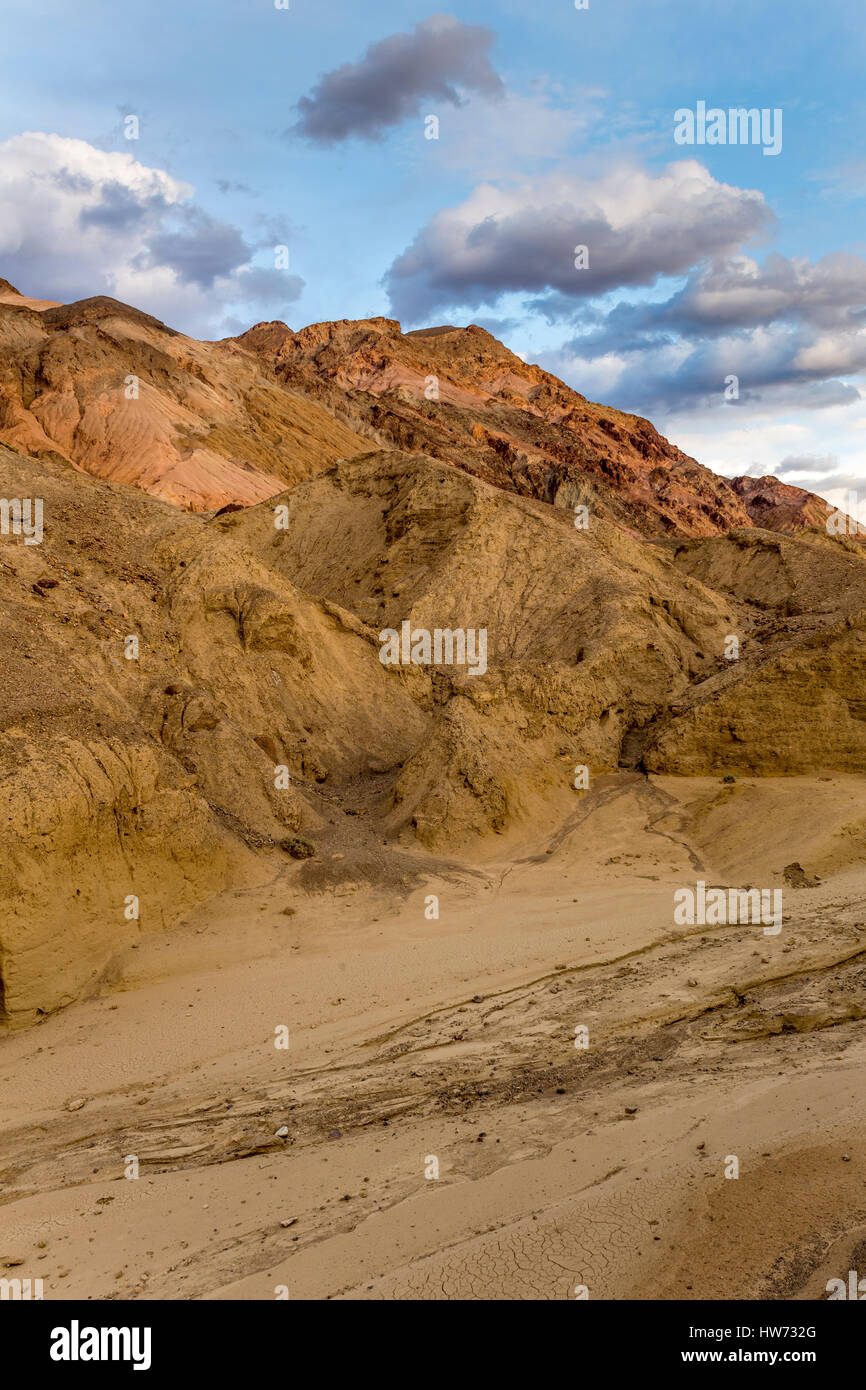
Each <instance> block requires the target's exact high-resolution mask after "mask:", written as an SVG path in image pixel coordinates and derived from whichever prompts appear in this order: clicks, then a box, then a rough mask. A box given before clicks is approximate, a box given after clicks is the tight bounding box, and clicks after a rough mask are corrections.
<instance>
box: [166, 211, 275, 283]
mask: <svg viewBox="0 0 866 1390" xmlns="http://www.w3.org/2000/svg"><path fill="white" fill-rule="evenodd" d="M181 221H182V225H181V226H179V227H177V228H167V229H166V230H164V231H161V232H159V233H156V234H155V235H152V236H151V237H150V239H149V243H148V248H147V251H146V252H144V253H143V257H144V259H143V261H142V264H143V265H145V266H154V265H165V266H169V267H170V268H171V269H172V270H174V271H175V272H176V273H177V276H178V278H179V279H180V280H182V281H183V282H184V283H186V284H188V285H198V286H199V287H200V288H201V289H203V290H208V289H211V288H212V287H213V284H214V281H215V280H217V279H218V278H219V277H221V276H225V275H231V273H232V271H234V270H237V269H238V267H239V266H242V265H245V264H246V263H247V262H248V261H249V259H250V256H251V254H252V251H251V248H250V247H249V246H247V244H246V242H245V241H244V239H243V237H242V236H241V234H240V232H239V231H238V229H237V227H233V226H231V225H230V223H228V222H221V221H219V220H218V219H217V218H215V217H211V216H210V215H209V214H208V213H206V212H203V211H202V210H201V209H200V208H190V209H184V211H183V213H182V215H181Z"/></svg>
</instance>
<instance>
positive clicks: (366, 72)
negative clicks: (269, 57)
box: [292, 14, 504, 145]
mask: <svg viewBox="0 0 866 1390" xmlns="http://www.w3.org/2000/svg"><path fill="white" fill-rule="evenodd" d="M493 39H494V35H493V33H492V31H491V30H490V29H485V28H482V27H481V26H479V25H474V24H464V23H463V22H462V21H461V20H459V19H455V18H454V16H453V15H447V14H438V15H433V16H432V17H431V18H430V19H425V20H424V21H423V22H422V23H421V24H418V25H416V27H415V29H413V30H412V32H411V33H410V34H392V35H391V36H390V37H389V38H387V39H381V40H380V41H379V42H378V43H374V44H372V45H371V46H370V47H369V48H368V49H367V51H366V53H365V54H364V56H363V58H362V59H361V60H360V62H358V63H344V64H343V66H342V67H339V68H335V69H334V70H333V71H332V72H328V73H325V75H324V76H323V77H321V78H320V79H319V81H318V83H317V84H316V86H315V87H314V88H313V90H312V92H311V94H310V95H309V96H303V97H301V99H300V101H299V102H298V106H297V109H298V113H299V117H298V121H297V123H296V125H295V126H294V127H293V128H292V131H293V133H296V134H299V135H302V136H304V137H306V138H307V139H308V140H313V141H315V142H317V143H318V144H322V145H333V144H335V143H337V142H338V141H340V140H348V139H351V138H352V137H353V136H355V137H358V138H360V139H366V140H377V139H381V137H382V135H383V134H384V132H385V131H386V130H387V129H388V128H389V127H392V126H396V125H399V124H400V123H401V122H402V121H404V120H406V119H407V117H409V116H413V115H416V114H417V113H418V111H419V109H420V106H421V102H422V101H424V100H434V101H444V102H448V103H450V104H451V105H452V106H459V105H460V104H461V100H462V98H461V95H460V94H461V91H470V92H477V93H480V94H482V95H484V96H498V95H501V94H502V93H503V91H504V88H503V85H502V81H501V79H500V78H499V76H498V75H497V73H496V71H495V70H494V68H493V66H492V64H491V62H490V56H489V51H490V48H491V46H492V44H493Z"/></svg>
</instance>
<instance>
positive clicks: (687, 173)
mask: <svg viewBox="0 0 866 1390" xmlns="http://www.w3.org/2000/svg"><path fill="white" fill-rule="evenodd" d="M772 221H773V217H772V213H771V212H770V209H769V208H768V206H767V204H766V203H765V201H764V198H763V196H762V195H761V194H760V193H758V192H755V191H754V190H748V189H740V188H735V187H732V186H731V185H728V184H722V183H718V182H717V181H716V180H715V179H714V178H712V176H711V175H710V174H709V173H708V172H707V170H706V169H704V168H703V166H702V165H700V164H699V163H697V162H696V161H694V160H683V161H680V162H678V163H675V164H671V165H669V166H668V168H667V169H666V170H665V171H664V172H663V173H661V174H659V175H656V176H653V175H650V174H647V173H645V172H643V171H641V170H638V169H634V168H631V167H627V166H624V165H620V166H616V167H613V168H611V169H609V170H608V171H607V172H606V173H605V174H604V175H603V176H602V177H601V178H599V179H595V180H587V179H581V178H578V177H571V176H566V177H562V176H559V175H549V176H545V177H544V178H542V179H537V180H534V181H531V182H528V183H524V184H522V185H521V186H519V187H516V188H509V187H504V186H496V185H493V184H490V183H488V184H481V185H479V187H477V188H476V189H475V190H474V191H473V193H472V194H470V196H469V198H467V199H466V201H465V202H464V203H462V204H460V205H459V206H458V207H454V208H446V209H443V210H442V211H440V212H438V213H436V214H435V215H434V217H433V218H431V220H430V221H429V222H428V223H427V225H426V226H425V227H423V228H422V230H421V231H420V232H419V233H418V235H417V236H416V238H415V240H414V242H413V243H412V245H411V246H410V247H408V249H407V250H406V251H404V252H403V254H402V255H400V256H398V257H397V259H396V260H395V261H394V263H393V264H392V265H391V267H390V269H389V271H388V272H387V275H386V277H385V283H386V286H387V288H388V292H389V294H390V297H391V302H392V304H393V307H394V311H395V313H396V314H397V316H398V317H399V318H401V319H406V320H408V321H415V320H418V319H420V318H424V317H427V316H429V315H430V314H431V313H433V312H439V311H440V310H441V309H445V308H452V307H455V306H460V307H464V308H470V309H475V308H478V307H479V306H481V305H490V306H494V305H495V304H496V303H497V302H498V301H499V299H500V298H501V297H502V296H503V295H505V294H507V293H513V292H521V291H525V292H527V293H531V294H538V295H542V296H543V299H542V300H541V301H540V303H539V302H537V303H536V304H535V305H534V306H533V307H534V308H536V310H538V309H541V310H542V311H544V309H545V306H546V307H547V310H548V312H549V313H550V315H551V316H557V315H560V314H562V313H574V310H575V307H576V306H577V305H578V304H579V302H580V301H581V300H583V299H589V298H592V297H594V296H598V295H601V294H604V293H606V292H608V291H610V290H612V289H616V288H618V287H620V286H642V285H644V286H645V285H652V284H653V283H654V282H655V281H656V280H657V279H658V278H659V277H660V276H665V275H679V274H683V273H685V272H687V271H688V270H690V269H691V268H692V267H693V266H694V265H695V264H696V263H698V262H699V261H703V260H705V259H708V258H711V257H720V256H723V255H725V254H726V253H729V252H731V251H733V250H734V249H735V248H737V247H739V246H740V245H741V244H742V243H743V242H744V241H747V240H748V239H749V238H751V237H753V236H754V235H755V234H756V233H758V232H760V231H762V230H763V229H764V228H765V227H767V226H768V225H769V224H770V223H771V222H772ZM577 246H585V247H586V248H587V252H588V265H587V266H586V267H585V268H582V269H578V268H576V267H575V248H576V247H577Z"/></svg>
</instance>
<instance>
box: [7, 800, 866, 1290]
mask: <svg viewBox="0 0 866 1390" xmlns="http://www.w3.org/2000/svg"><path fill="white" fill-rule="evenodd" d="M807 808H808V809H807ZM864 824H866V778H862V777H853V776H852V777H845V776H841V775H839V774H834V775H832V776H827V777H826V778H823V779H819V778H815V777H802V778H797V777H794V778H786V779H771V778H768V779H761V778H754V779H741V780H739V781H738V782H737V784H736V785H735V786H733V787H731V786H725V785H723V784H721V783H720V779H718V778H693V779H692V778H675V777H665V778H656V777H647V776H645V775H643V774H640V773H637V772H621V773H618V774H613V775H611V776H609V777H607V778H601V779H598V781H597V782H596V784H595V785H594V787H593V790H592V791H591V792H590V793H587V794H586V795H585V796H584V797H583V798H582V799H581V802H580V804H579V805H577V806H575V805H574V804H572V805H571V806H570V808H569V810H568V811H567V813H566V814H564V815H563V818H562V823H561V825H560V828H559V830H558V831H557V832H556V833H555V834H554V835H552V836H551V835H548V834H545V835H541V836H537V837H535V838H533V837H532V836H531V835H527V834H526V833H525V831H524V832H521V833H520V834H516V833H515V834H512V835H510V836H505V837H497V838H495V839H491V840H490V841H489V842H488V846H487V852H486V854H479V853H477V852H476V853H474V854H473V855H472V856H471V858H469V857H467V858H466V860H465V861H462V862H461V861H460V859H459V858H451V859H447V860H446V859H442V858H436V857H435V856H434V855H432V854H429V853H427V852H425V851H424V850H423V849H422V848H420V847H419V848H418V850H417V852H416V853H415V854H414V855H410V854H403V855H402V856H401V867H402V868H403V869H404V870H406V869H407V868H408V869H410V870H411V872H406V873H405V874H404V877H405V878H406V880H407V881H406V883H405V884H404V885H403V886H401V887H399V888H395V887H394V886H393V885H392V884H386V885H382V884H381V883H379V884H378V885H377V883H375V882H371V881H370V879H369V876H367V877H365V875H364V874H363V873H356V872H355V871H354V870H352V868H351V865H349V866H345V871H344V872H338V870H343V869H344V861H343V860H342V859H341V858H336V859H335V860H334V861H332V868H333V870H334V872H333V874H332V876H331V880H330V883H329V884H328V883H327V881H326V884H325V886H324V887H319V888H318V889H316V890H311V889H309V888H308V889H304V888H303V887H302V883H303V875H304V866H303V865H301V864H296V863H294V862H287V861H286V859H285V856H280V855H279V854H278V853H276V852H275V853H274V854H273V856H272V860H271V861H270V862H271V863H272V874H271V877H270V878H269V880H268V881H266V882H264V883H262V884H259V885H253V886H251V887H248V888H245V889H243V890H231V891H226V892H223V893H222V894H220V895H219V896H217V897H216V898H214V899H212V900H211V901H210V902H209V903H207V904H204V905H202V906H199V907H197V908H196V909H194V910H193V911H191V912H190V913H189V914H188V915H187V916H186V917H185V919H184V920H183V922H182V923H181V924H180V925H179V926H177V927H176V928H174V929H173V930H172V931H169V932H166V933H162V934H154V935H148V934H144V935H142V936H141V937H140V939H139V941H138V942H137V943H135V944H134V945H132V946H129V947H127V948H125V949H124V950H122V951H121V952H120V953H119V954H118V955H117V957H116V958H115V959H114V960H113V961H112V964H111V968H110V969H109V970H108V971H107V972H106V974H105V975H104V977H103V979H102V981H101V983H100V984H99V986H98V987H97V988H96V989H94V990H93V991H92V992H91V994H90V997H87V998H83V999H81V1000H80V1001H78V1002H77V1003H75V1004H73V1005H71V1006H70V1007H69V1008H67V1009H64V1010H62V1011H61V1012H59V1013H57V1014H54V1015H52V1016H51V1017H48V1018H46V1019H45V1020H44V1021H43V1022H42V1023H40V1024H38V1025H37V1026H35V1027H33V1028H30V1029H28V1030H26V1031H21V1032H11V1033H7V1035H5V1036H3V1037H2V1038H0V1265H4V1266H9V1268H8V1269H6V1268H4V1269H2V1270H0V1273H2V1274H7V1275H9V1274H10V1272H14V1273H15V1274H16V1275H19V1276H21V1277H28V1276H29V1277H41V1278H42V1279H43V1280H44V1287H45V1297H46V1298H47V1299H51V1298H63V1297H71V1298H74V1299H106V1298H121V1299H142V1300H147V1299H175V1298H185V1299H190V1298H192V1299H213V1298H228V1299H238V1298H241V1299H274V1298H281V1297H289V1298H291V1299H322V1298H350V1299H355V1298H375V1299H454V1298H465V1299H481V1300H486V1299H499V1298H504V1299H542V1300H548V1299H561V1298H574V1297H576V1296H582V1293H583V1291H586V1294H588V1296H589V1297H591V1298H617V1299H622V1298H641V1299H675V1298H686V1299H688V1298H724V1297H734V1298H744V1299H749V1298H758V1297H776V1298H786V1299H787V1298H822V1297H826V1291H825V1290H826V1283H827V1281H828V1280H829V1279H830V1278H834V1277H843V1278H845V1277H847V1271H848V1269H849V1267H851V1266H850V1263H849V1261H850V1259H851V1258H853V1257H854V1252H855V1251H856V1250H857V1248H858V1243H859V1242H861V1241H862V1239H863V1237H864V1234H866V1157H864V1145H863V1139H864V1137H866V1136H864V1131H866V1114H864V1108H863V1103H862V1098H863V1094H864V1086H863V1081H864V1067H866V1038H864V1037H863V1035H862V1028H861V1027H860V1026H859V1020H861V1019H862V1017H863V1016H864V1014H866V912H864V909H863V906H862V902H863V870H862V865H861V859H862V849H861V844H862V833H863V826H864ZM335 853H339V852H335ZM349 858H350V859H351V856H349ZM407 860H414V862H413V863H411V864H409V865H407V864H406V862H405V861H407ZM794 861H796V862H797V863H798V864H799V865H800V866H801V868H802V869H803V876H804V877H805V878H806V879H807V880H808V881H809V882H810V883H812V884H813V886H811V887H797V888H795V887H792V886H790V883H789V882H788V881H786V877H785V868H786V866H788V865H790V864H791V863H792V862H794ZM794 877H796V875H794ZM788 878H789V879H790V878H791V874H790V872H789V875H788ZM697 879H704V880H706V881H707V882H708V883H716V884H728V883H736V884H738V885H741V886H742V885H745V884H748V883H749V882H755V883H760V884H761V885H764V886H768V887H770V886H778V887H781V888H782V890H783V893H784V923H783V928H782V931H781V932H780V933H779V934H778V935H776V936H768V935H765V934H764V932H763V929H762V927H761V926H760V925H759V924H752V923H746V924H740V925H737V924H730V925H713V926H706V925H705V926H701V925H695V926H691V927H688V926H687V927H677V926H675V925H674V922H673V914H672V900H673V892H674V890H675V889H676V888H678V887H682V886H689V885H694V883H695V882H696V880H697ZM431 894H435V895H436V896H437V897H438V900H439V902H438V906H439V916H438V919H433V918H431V917H429V916H426V915H425V904H426V902H427V901H428V900H429V896H430V895H431ZM287 904H292V905H293V911H292V912H291V913H290V914H288V915H287V914H286V913H284V911H283V909H284V907H285V906H286V905H287ZM426 910H428V911H429V909H426ZM861 916H862V917H863V918H864V920H863V921H861ZM578 1027H585V1028H587V1029H588V1035H589V1036H588V1041H589V1046H588V1048H586V1049H583V1048H578V1047H576V1046H575V1029H576V1028H578ZM281 1028H287V1029H288V1032H289V1046H288V1048H278V1047H276V1046H275V1038H276V1036H277V1034H276V1032H275V1030H279V1029H281ZM80 1100H83V1101H84V1102H85V1103H84V1104H83V1105H82V1106H77V1102H78V1101H80ZM70 1105H73V1106H76V1108H73V1109H70V1108H69V1107H70ZM281 1131H284V1132H282V1133H281ZM133 1156H134V1157H135V1158H136V1159H137V1161H138V1164H137V1171H138V1176H137V1177H127V1176H125V1171H126V1172H132V1171H134V1170H135V1165H134V1164H132V1163H131V1162H130V1160H131V1158H132V1157H133ZM732 1158H736V1160H737V1161H738V1165H739V1176H738V1177H736V1178H732V1177H726V1176H725V1172H726V1169H727V1170H728V1171H730V1170H731V1166H732V1165H731V1160H732ZM437 1165H438V1166H437ZM437 1171H438V1177H437V1176H433V1174H434V1173H436V1172H437Z"/></svg>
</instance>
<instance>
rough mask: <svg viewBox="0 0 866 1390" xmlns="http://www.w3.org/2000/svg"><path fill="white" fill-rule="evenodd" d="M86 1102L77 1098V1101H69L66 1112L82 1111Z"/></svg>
mask: <svg viewBox="0 0 866 1390" xmlns="http://www.w3.org/2000/svg"><path fill="white" fill-rule="evenodd" d="M86 1104H87V1101H86V1100H84V1099H82V1098H81V1097H79V1099H78V1100H71V1101H70V1102H69V1104H68V1105H67V1107H66V1109H67V1110H83V1109H84V1107H85V1105H86Z"/></svg>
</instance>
